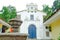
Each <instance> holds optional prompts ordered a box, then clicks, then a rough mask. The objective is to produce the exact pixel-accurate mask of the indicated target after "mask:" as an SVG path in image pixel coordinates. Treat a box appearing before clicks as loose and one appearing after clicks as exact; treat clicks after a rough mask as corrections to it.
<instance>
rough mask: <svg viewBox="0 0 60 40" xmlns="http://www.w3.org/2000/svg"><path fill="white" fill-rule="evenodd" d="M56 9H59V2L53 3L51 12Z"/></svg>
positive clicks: (58, 0) (57, 0)
mask: <svg viewBox="0 0 60 40" xmlns="http://www.w3.org/2000/svg"><path fill="white" fill-rule="evenodd" d="M56 9H60V0H55V1H54V2H53V6H52V10H53V11H55V10H56Z"/></svg>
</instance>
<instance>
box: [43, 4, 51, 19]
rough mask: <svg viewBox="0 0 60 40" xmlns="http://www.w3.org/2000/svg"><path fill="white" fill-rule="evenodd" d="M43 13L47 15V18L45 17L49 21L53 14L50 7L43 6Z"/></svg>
mask: <svg viewBox="0 0 60 40" xmlns="http://www.w3.org/2000/svg"><path fill="white" fill-rule="evenodd" d="M43 12H45V13H47V16H46V17H45V19H47V18H48V17H49V16H51V14H52V8H50V7H49V6H48V5H43Z"/></svg>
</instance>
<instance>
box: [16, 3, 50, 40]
mask: <svg viewBox="0 0 60 40" xmlns="http://www.w3.org/2000/svg"><path fill="white" fill-rule="evenodd" d="M26 7H27V9H26V10H22V11H19V12H18V13H17V15H18V16H19V17H20V19H21V20H22V22H23V23H22V25H21V26H20V29H19V32H20V33H25V34H28V37H27V39H32V40H33V39H36V40H50V39H51V34H50V32H49V31H48V30H46V28H45V26H44V24H43V16H46V13H44V12H43V11H40V10H38V5H36V4H33V3H30V4H27V5H26ZM46 33H47V34H46ZM48 33H49V35H48Z"/></svg>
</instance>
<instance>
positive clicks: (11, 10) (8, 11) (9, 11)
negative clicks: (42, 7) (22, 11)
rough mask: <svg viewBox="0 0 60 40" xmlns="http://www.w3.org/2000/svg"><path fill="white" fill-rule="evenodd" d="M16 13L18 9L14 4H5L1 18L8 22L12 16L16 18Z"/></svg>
mask: <svg viewBox="0 0 60 40" xmlns="http://www.w3.org/2000/svg"><path fill="white" fill-rule="evenodd" d="M16 15H17V14H16V9H15V7H13V6H8V7H6V6H4V7H3V8H2V14H0V16H1V18H3V19H4V21H6V22H8V21H9V20H10V19H12V18H15V17H16Z"/></svg>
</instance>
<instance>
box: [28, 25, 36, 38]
mask: <svg viewBox="0 0 60 40" xmlns="http://www.w3.org/2000/svg"><path fill="white" fill-rule="evenodd" d="M28 34H29V36H28V38H36V26H35V25H33V24H31V25H29V27H28Z"/></svg>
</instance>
